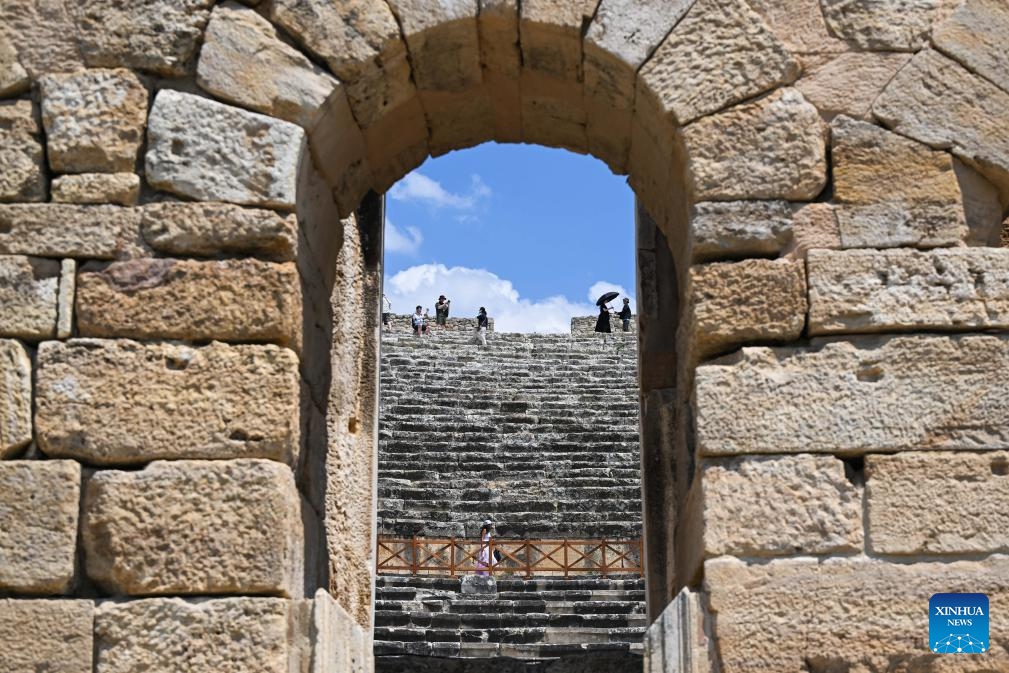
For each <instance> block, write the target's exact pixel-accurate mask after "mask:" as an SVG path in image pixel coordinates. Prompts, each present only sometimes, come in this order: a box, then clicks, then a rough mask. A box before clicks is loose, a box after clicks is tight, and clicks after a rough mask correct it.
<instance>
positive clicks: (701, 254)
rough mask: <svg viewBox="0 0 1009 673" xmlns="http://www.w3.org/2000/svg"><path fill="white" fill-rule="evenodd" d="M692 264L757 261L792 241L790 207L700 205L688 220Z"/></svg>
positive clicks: (761, 203)
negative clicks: (754, 258)
mask: <svg viewBox="0 0 1009 673" xmlns="http://www.w3.org/2000/svg"><path fill="white" fill-rule="evenodd" d="M690 234H691V240H692V244H693V260H694V262H708V261H713V260H718V259H732V258H737V257H760V256H767V255H775V254H777V253H779V252H781V251H782V250H783V249H784V248H785V247H786V245H788V243H789V242H790V241H791V240H792V206H791V204H789V203H788V202H786V201H702V202H701V203H697V204H694V213H693V217H692V218H691V220H690Z"/></svg>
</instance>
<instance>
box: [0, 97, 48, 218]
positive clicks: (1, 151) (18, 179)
mask: <svg viewBox="0 0 1009 673" xmlns="http://www.w3.org/2000/svg"><path fill="white" fill-rule="evenodd" d="M43 162H44V158H43V151H42V143H41V142H40V140H39V125H38V122H36V121H35V115H34V112H33V111H32V103H31V101H27V100H13V101H0V166H3V170H2V171H0V201H44V200H45V198H46V179H45V173H44V167H43Z"/></svg>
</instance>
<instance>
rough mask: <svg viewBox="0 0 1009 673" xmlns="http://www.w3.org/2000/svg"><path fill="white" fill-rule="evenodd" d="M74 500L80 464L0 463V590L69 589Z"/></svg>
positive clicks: (74, 543) (76, 504)
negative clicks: (0, 523) (1, 524)
mask: <svg viewBox="0 0 1009 673" xmlns="http://www.w3.org/2000/svg"><path fill="white" fill-rule="evenodd" d="M80 499H81V466H80V465H79V464H77V463H76V462H74V461H72V460H45V461H43V460H10V461H2V462H0V521H3V522H4V525H3V526H0V589H3V590H5V591H13V592H18V593H27V594H59V593H64V592H65V591H67V589H69V587H70V583H71V582H72V581H73V578H74V555H75V552H76V548H77V509H78V507H79V506H80ZM0 620H2V617H0ZM2 649H3V648H2V647H0V650H2Z"/></svg>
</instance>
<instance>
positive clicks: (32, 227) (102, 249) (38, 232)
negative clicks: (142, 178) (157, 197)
mask: <svg viewBox="0 0 1009 673" xmlns="http://www.w3.org/2000/svg"><path fill="white" fill-rule="evenodd" d="M141 247H142V246H141V245H140V212H139V211H137V210H135V209H133V208H120V207H118V206H75V205H64V204H50V203H38V204H11V205H3V204H0V254H6V255H19V254H20V255H25V254H35V255H43V256H46V257H80V258H89V259H116V258H123V257H132V256H135V255H136V254H137V253H138V252H139V251H140V249H141Z"/></svg>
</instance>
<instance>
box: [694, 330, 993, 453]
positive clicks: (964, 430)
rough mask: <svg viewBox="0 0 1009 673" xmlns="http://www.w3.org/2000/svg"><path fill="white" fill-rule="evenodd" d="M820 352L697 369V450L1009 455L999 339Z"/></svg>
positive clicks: (880, 343) (883, 343)
mask: <svg viewBox="0 0 1009 673" xmlns="http://www.w3.org/2000/svg"><path fill="white" fill-rule="evenodd" d="M818 346H819V347H818V348H817V347H814V348H777V349H772V348H744V349H742V351H740V352H739V354H738V355H737V356H735V357H733V358H728V359H725V360H723V361H719V362H718V363H715V364H706V365H702V366H700V367H698V368H697V372H696V376H695V382H696V383H695V402H694V404H695V412H696V417H695V423H696V427H697V442H698V447H699V449H700V451H701V453H702V454H703V455H726V454H740V453H771V452H773V453H808V452H816V453H828V452H830V453H865V452H877V451H904V450H907V449H910V448H927V449H932V450H938V449H946V450H952V449H1005V448H1009V400H1007V399H1006V396H1005V394H1004V391H1005V388H1006V383H1007V377H1009V337H1002V336H975V335H970V336H961V337H940V336H899V337H890V338H861V339H853V340H851V341H829V342H825V343H822V344H818ZM867 418H871V419H873V421H872V423H868V424H867V423H866V422H865V419H867Z"/></svg>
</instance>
